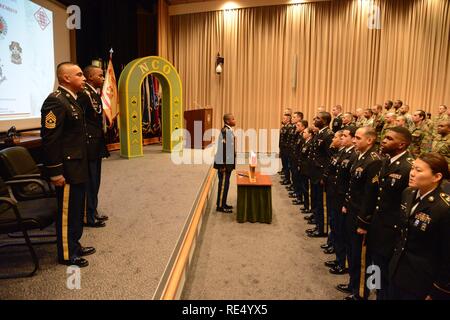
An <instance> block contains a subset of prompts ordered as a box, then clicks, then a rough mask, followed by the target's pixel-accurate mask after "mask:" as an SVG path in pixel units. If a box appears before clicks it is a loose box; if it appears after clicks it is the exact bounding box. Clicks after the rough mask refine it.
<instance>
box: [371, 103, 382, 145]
mask: <svg viewBox="0 0 450 320" xmlns="http://www.w3.org/2000/svg"><path fill="white" fill-rule="evenodd" d="M372 113H373V127H374V128H375V131H376V132H377V141H376V145H377V146H379V145H380V143H381V132H382V131H383V127H384V116H383V106H382V105H380V104H377V105H375V106H373V107H372Z"/></svg>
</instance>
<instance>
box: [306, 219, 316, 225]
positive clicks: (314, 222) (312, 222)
mask: <svg viewBox="0 0 450 320" xmlns="http://www.w3.org/2000/svg"><path fill="white" fill-rule="evenodd" d="M308 224H310V225H314V224H317V223H316V220H314V219H311V220H309V221H308Z"/></svg>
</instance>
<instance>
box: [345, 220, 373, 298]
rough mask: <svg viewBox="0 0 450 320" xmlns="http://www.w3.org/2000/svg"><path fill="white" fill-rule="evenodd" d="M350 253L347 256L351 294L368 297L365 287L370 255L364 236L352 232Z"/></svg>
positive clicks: (367, 289) (367, 290)
mask: <svg viewBox="0 0 450 320" xmlns="http://www.w3.org/2000/svg"><path fill="white" fill-rule="evenodd" d="M350 245H351V253H350V256H349V270H348V271H349V275H350V287H351V289H352V294H353V295H355V296H359V297H361V298H364V299H367V298H368V297H369V288H368V287H367V278H368V277H367V268H368V267H369V265H370V262H371V259H370V253H369V252H367V246H366V236H363V235H360V234H358V233H357V232H356V229H355V230H354V232H353V234H352V235H351V244H350Z"/></svg>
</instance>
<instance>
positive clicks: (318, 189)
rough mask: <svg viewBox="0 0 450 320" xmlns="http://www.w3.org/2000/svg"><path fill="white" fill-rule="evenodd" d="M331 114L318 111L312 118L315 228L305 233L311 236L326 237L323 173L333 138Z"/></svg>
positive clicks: (312, 181) (312, 182)
mask: <svg viewBox="0 0 450 320" xmlns="http://www.w3.org/2000/svg"><path fill="white" fill-rule="evenodd" d="M330 122H331V115H330V113H328V112H319V113H318V114H317V116H316V117H315V118H314V126H315V127H316V128H317V129H318V130H319V131H318V132H317V134H316V135H315V136H314V138H313V141H312V144H311V152H310V155H311V158H310V159H311V161H312V163H311V169H312V170H311V175H310V176H311V196H312V210H313V213H314V220H315V221H316V224H317V226H316V228H314V229H310V230H307V231H306V232H307V235H308V236H309V237H312V238H316V237H326V234H325V223H326V221H325V219H324V205H323V192H324V190H323V187H324V184H323V174H324V171H325V168H326V167H327V166H328V163H329V162H330V158H331V154H330V144H331V140H332V139H333V136H334V134H333V131H331V130H330V128H329V126H330Z"/></svg>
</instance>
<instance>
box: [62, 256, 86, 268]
mask: <svg viewBox="0 0 450 320" xmlns="http://www.w3.org/2000/svg"><path fill="white" fill-rule="evenodd" d="M60 263H61V264H63V265H66V266H77V267H79V268H84V267H87V266H88V265H89V262H88V261H87V260H86V259H84V258H81V257H75V258H73V259H70V260H64V261H61V262H60Z"/></svg>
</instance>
